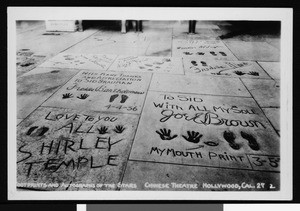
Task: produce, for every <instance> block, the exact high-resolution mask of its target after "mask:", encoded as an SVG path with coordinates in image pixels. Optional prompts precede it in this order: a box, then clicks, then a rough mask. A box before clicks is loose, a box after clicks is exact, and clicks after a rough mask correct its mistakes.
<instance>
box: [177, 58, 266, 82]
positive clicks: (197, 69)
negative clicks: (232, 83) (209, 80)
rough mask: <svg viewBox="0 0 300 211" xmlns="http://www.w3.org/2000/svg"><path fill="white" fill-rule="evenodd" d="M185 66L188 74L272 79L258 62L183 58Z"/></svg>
mask: <svg viewBox="0 0 300 211" xmlns="http://www.w3.org/2000/svg"><path fill="white" fill-rule="evenodd" d="M183 64H184V69H185V72H186V74H199V75H209V76H221V77H241V78H253V79H255V78H267V79H270V76H268V75H267V74H266V73H265V71H264V70H263V69H262V68H261V67H260V66H259V65H258V64H257V63H256V62H248V61H220V60H212V59H205V58H203V59H191V58H183Z"/></svg>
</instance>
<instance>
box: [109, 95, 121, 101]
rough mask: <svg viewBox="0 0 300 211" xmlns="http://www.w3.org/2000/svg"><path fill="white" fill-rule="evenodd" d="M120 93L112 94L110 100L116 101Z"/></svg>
mask: <svg viewBox="0 0 300 211" xmlns="http://www.w3.org/2000/svg"><path fill="white" fill-rule="evenodd" d="M118 96H119V95H118V94H114V95H112V96H110V99H109V102H110V103H111V102H112V101H114V100H115V99H116V98H117V97H118Z"/></svg>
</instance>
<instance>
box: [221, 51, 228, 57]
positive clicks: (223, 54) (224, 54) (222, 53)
mask: <svg viewBox="0 0 300 211" xmlns="http://www.w3.org/2000/svg"><path fill="white" fill-rule="evenodd" d="M219 53H220V54H221V55H222V56H227V55H226V53H224V52H222V51H221V52H219Z"/></svg>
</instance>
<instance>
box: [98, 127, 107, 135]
mask: <svg viewBox="0 0 300 211" xmlns="http://www.w3.org/2000/svg"><path fill="white" fill-rule="evenodd" d="M97 130H98V132H99V134H105V133H107V130H108V127H106V126H102V127H101V128H100V129H99V128H97Z"/></svg>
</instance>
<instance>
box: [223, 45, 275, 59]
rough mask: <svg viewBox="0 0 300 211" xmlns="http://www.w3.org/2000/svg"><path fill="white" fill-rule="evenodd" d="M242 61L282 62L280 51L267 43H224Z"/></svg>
mask: <svg viewBox="0 0 300 211" xmlns="http://www.w3.org/2000/svg"><path fill="white" fill-rule="evenodd" d="M224 42H225V44H226V45H227V46H228V48H229V49H230V50H231V51H232V52H233V53H234V55H235V56H236V57H237V58H238V59H239V60H242V61H270V62H278V61H280V51H279V50H278V49H277V48H275V47H273V46H272V45H270V44H268V43H267V42H243V41H224Z"/></svg>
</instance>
